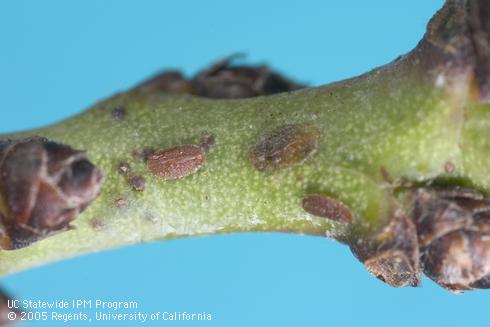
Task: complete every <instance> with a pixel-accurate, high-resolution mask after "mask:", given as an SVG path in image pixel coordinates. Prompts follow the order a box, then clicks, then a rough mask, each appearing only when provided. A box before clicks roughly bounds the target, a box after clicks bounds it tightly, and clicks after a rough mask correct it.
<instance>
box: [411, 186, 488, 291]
mask: <svg viewBox="0 0 490 327" xmlns="http://www.w3.org/2000/svg"><path fill="white" fill-rule="evenodd" d="M413 199H414V201H413V212H414V215H413V217H414V220H415V223H416V225H417V231H418V235H419V244H420V249H421V266H422V269H423V271H424V273H425V274H426V275H427V276H428V277H429V278H431V279H432V280H434V281H435V282H437V283H438V284H439V285H441V286H442V287H444V288H446V289H448V290H451V291H455V292H457V291H461V290H472V289H480V288H490V200H489V199H486V198H484V197H483V195H482V194H480V193H478V192H475V191H469V190H467V189H462V188H455V187H453V188H451V189H442V188H441V189H438V188H432V189H428V188H422V189H418V190H417V191H415V193H414V198H413Z"/></svg>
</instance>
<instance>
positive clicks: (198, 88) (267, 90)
mask: <svg viewBox="0 0 490 327" xmlns="http://www.w3.org/2000/svg"><path fill="white" fill-rule="evenodd" d="M238 56H239V55H234V56H230V57H227V58H224V59H223V60H220V61H218V62H217V63H215V64H213V65H211V66H210V67H209V68H207V69H205V70H203V71H202V72H201V73H199V74H198V75H197V76H196V77H195V78H194V80H193V81H192V82H193V89H194V93H195V94H196V95H199V96H204V97H209V98H223V99H236V98H249V97H254V96H259V95H268V94H275V93H279V92H287V91H293V90H296V89H299V88H302V87H303V86H301V85H299V84H296V83H294V82H292V81H290V80H288V79H286V78H284V77H283V76H281V75H279V74H278V73H276V72H273V71H272V70H271V69H270V68H269V67H267V66H259V67H247V66H232V65H231V64H232V61H233V59H235V58H236V57H238Z"/></svg>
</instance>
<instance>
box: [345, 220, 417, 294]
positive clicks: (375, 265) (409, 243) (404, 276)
mask: <svg viewBox="0 0 490 327" xmlns="http://www.w3.org/2000/svg"><path fill="white" fill-rule="evenodd" d="M350 244H351V250H352V252H353V253H354V255H356V256H357V257H358V258H359V260H361V261H362V262H363V263H364V266H365V267H366V269H367V270H368V271H369V272H370V273H371V274H373V275H374V276H375V277H377V278H378V279H380V280H382V281H383V282H385V283H387V284H389V285H391V286H393V287H403V286H418V285H419V282H420V278H419V275H420V273H419V248H418V244H417V232H416V230H415V225H414V224H413V222H412V221H411V220H410V219H409V218H408V217H407V216H406V215H405V214H403V213H402V212H401V211H397V212H395V215H394V217H393V218H392V220H391V221H390V223H389V224H388V225H387V226H386V227H385V228H384V229H383V230H381V231H380V232H379V233H377V234H375V235H374V236H373V237H370V238H368V239H359V240H357V241H354V242H350Z"/></svg>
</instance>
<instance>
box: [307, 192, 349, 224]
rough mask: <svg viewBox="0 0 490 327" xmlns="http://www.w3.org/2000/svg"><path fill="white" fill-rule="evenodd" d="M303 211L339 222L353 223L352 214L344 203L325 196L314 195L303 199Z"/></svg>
mask: <svg viewBox="0 0 490 327" xmlns="http://www.w3.org/2000/svg"><path fill="white" fill-rule="evenodd" d="M303 209H304V210H305V211H306V212H308V213H309V214H312V215H314V216H318V217H323V218H328V219H331V220H334V221H337V222H343V223H349V222H351V221H352V212H351V211H350V209H349V208H347V207H346V206H345V205H344V204H343V203H342V202H340V201H338V200H336V199H334V198H331V197H328V196H324V195H318V194H312V195H307V196H305V197H304V198H303Z"/></svg>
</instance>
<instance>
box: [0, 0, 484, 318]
mask: <svg viewBox="0 0 490 327" xmlns="http://www.w3.org/2000/svg"><path fill="white" fill-rule="evenodd" d="M441 5H442V0H437V1H428V0H417V1H401V0H400V1H393V0H384V1H381V0H372V1H361V0H358V1H354V0H349V1H320V0H319V1H311V0H302V1H269V2H265V1H264V0H248V1H240V2H238V1H237V2H234V1H230V0H228V1H226V0H220V1H213V0H209V1H197V0H196V1H187V0H185V1H183V0H181V1H176V0H174V1H115V0H114V1H95V0H93V1H87V0H84V1H61V0H60V1H48V0H44V1H34V0H33V1H24V0H17V1H2V2H0V111H1V116H0V117H1V120H0V132H9V131H13V130H19V129H25V128H31V127H37V126H41V125H46V124H49V123H53V122H56V121H59V120H61V119H64V118H66V117H69V116H71V115H74V114H76V113H77V112H80V111H81V110H83V109H84V108H86V107H88V106H90V105H91V104H93V103H94V102H96V101H97V100H100V99H102V98H104V97H107V96H110V95H111V94H113V93H115V92H117V91H120V90H124V89H126V88H129V87H131V86H132V85H134V84H135V83H137V82H139V81H141V80H142V79H144V78H146V77H148V76H149V75H151V74H153V73H155V72H157V71H159V70H160V69H164V68H181V69H182V70H183V71H184V72H186V73H187V74H191V73H195V72H196V71H197V70H198V69H199V68H201V67H203V66H204V65H207V64H208V63H209V62H211V61H213V60H215V59H217V58H220V57H222V56H225V55H228V54H231V53H234V52H246V53H248V54H249V56H248V58H247V60H248V62H250V63H262V62H266V63H270V64H272V66H273V67H274V68H276V69H278V70H280V71H282V72H283V73H285V74H287V75H288V76H291V77H294V78H296V79H298V80H300V81H303V82H306V83H309V84H310V85H320V84H325V83H329V82H332V81H336V80H339V79H344V78H348V77H352V76H355V75H358V74H360V73H363V72H365V71H367V70H370V69H372V68H374V67H376V66H379V65H381V64H383V63H386V62H389V61H391V60H393V59H394V58H396V57H397V56H398V55H400V54H403V53H406V52H407V51H409V50H410V49H411V48H413V47H414V46H415V45H416V43H417V42H418V40H419V39H420V38H421V37H422V35H423V33H424V30H425V25H426V23H427V21H428V19H429V18H430V17H431V16H432V15H433V14H434V12H435V11H436V10H437V9H438V8H440V7H441ZM0 264H1V263H0ZM2 284H3V285H5V286H6V288H7V289H8V290H9V291H11V292H13V293H15V294H16V295H17V296H18V297H19V298H21V299H43V300H52V299H74V298H87V299H97V298H101V299H109V300H134V301H138V302H139V303H140V305H141V307H142V311H143V312H154V311H174V310H175V311H187V312H192V311H195V312H201V311H206V312H209V313H211V314H212V315H213V320H212V321H211V322H182V321H180V322H167V323H162V322H160V323H154V324H146V325H148V326H160V325H170V326H171V325H173V324H174V325H176V326H200V325H205V326H281V327H286V326H378V327H381V326H397V327H403V326H410V327H413V326H417V325H420V326H443V325H444V326H463V325H465V326H466V325H468V326H488V324H489V320H490V319H489V318H488V314H487V309H488V304H489V303H490V302H489V300H490V292H484V291H479V292H473V293H467V294H465V295H463V296H456V295H453V294H450V293H448V292H446V291H443V290H442V289H440V288H439V287H437V286H435V285H434V283H432V282H431V281H429V280H427V279H424V280H423V285H422V287H420V288H416V289H410V288H406V289H392V288H390V287H388V286H386V285H384V284H383V283H381V282H379V281H378V280H376V279H375V278H373V277H371V276H370V275H369V274H368V273H367V272H366V271H364V268H363V267H362V265H361V264H360V263H358V262H357V261H356V259H354V257H353V256H352V255H351V254H350V252H349V250H348V249H347V247H344V246H341V245H339V244H337V243H335V242H333V241H329V240H326V239H323V238H313V237H300V236H294V235H279V234H248V235H227V236H219V237H202V238H194V239H182V240H176V241H167V242H159V243H152V244H146V245H139V246H133V247H129V248H124V249H119V250H115V251H111V252H105V253H100V254H95V255H90V256H85V257H81V258H76V259H72V260H67V261H64V262H59V263H55V264H52V265H48V266H44V267H41V268H38V269H33V270H30V271H28V272H23V273H19V274H16V275H13V276H9V277H7V278H4V279H3V281H2ZM133 324H134V325H137V324H136V323H133ZM133 324H121V323H107V322H106V323H98V324H95V325H100V326H121V325H133ZM26 325H27V326H52V325H53V323H52V322H45V323H32V324H26ZM59 325H62V324H59ZM81 325H87V324H84V323H72V324H68V326H81ZM55 326H56V325H55Z"/></svg>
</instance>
